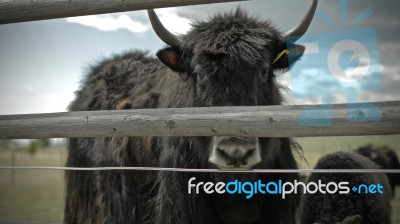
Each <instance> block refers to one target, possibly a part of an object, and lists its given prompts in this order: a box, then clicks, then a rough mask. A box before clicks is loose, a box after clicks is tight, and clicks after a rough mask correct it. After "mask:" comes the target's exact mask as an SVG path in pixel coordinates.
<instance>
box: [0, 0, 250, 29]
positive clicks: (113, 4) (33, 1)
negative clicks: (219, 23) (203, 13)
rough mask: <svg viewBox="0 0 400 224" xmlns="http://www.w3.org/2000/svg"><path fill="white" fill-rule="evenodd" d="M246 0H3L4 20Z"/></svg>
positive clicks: (0, 8)
mask: <svg viewBox="0 0 400 224" xmlns="http://www.w3.org/2000/svg"><path fill="white" fill-rule="evenodd" d="M233 1H243V0H116V1H110V0H0V24H7V23H16V22H26V21H35V20H43V19H55V18H62V17H71V16H83V15H93V14H103V13H114V12H125V11H133V10H142V9H149V8H163V7H173V6H185V5H197V4H209V3H220V2H233Z"/></svg>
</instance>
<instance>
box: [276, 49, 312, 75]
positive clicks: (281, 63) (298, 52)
mask: <svg viewBox="0 0 400 224" xmlns="http://www.w3.org/2000/svg"><path fill="white" fill-rule="evenodd" d="M304 50H305V47H304V46H303V45H298V44H290V45H289V44H285V45H284V47H282V48H281V49H280V50H279V51H278V52H277V53H276V55H275V58H274V60H273V61H272V68H273V69H282V70H287V69H289V67H290V66H291V65H293V64H294V63H295V62H296V61H298V60H299V59H300V58H301V56H302V55H303V53H304Z"/></svg>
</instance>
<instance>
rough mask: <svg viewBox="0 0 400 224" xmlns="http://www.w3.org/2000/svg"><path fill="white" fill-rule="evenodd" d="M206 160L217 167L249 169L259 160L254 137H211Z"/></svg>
mask: <svg viewBox="0 0 400 224" xmlns="http://www.w3.org/2000/svg"><path fill="white" fill-rule="evenodd" d="M208 161H209V162H210V163H213V164H215V165H216V166H217V167H218V168H221V169H227V168H237V169H249V168H252V167H253V166H254V165H256V164H258V163H260V162H261V152H260V143H259V141H258V138H256V137H213V141H212V144H211V151H210V155H209V159H208Z"/></svg>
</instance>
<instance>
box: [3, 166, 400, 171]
mask: <svg viewBox="0 0 400 224" xmlns="http://www.w3.org/2000/svg"><path fill="white" fill-rule="evenodd" d="M0 170H63V171H113V170H131V171H164V172H194V173H199V172H200V173H201V172H202V173H400V170H399V169H188V168H165V167H56V166H15V167H14V166H0Z"/></svg>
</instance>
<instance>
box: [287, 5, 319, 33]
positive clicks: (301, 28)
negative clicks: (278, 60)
mask: <svg viewBox="0 0 400 224" xmlns="http://www.w3.org/2000/svg"><path fill="white" fill-rule="evenodd" d="M317 4H318V0H313V2H312V4H311V6H310V8H309V9H308V12H307V14H306V15H305V16H304V18H303V19H301V21H300V23H299V24H297V26H295V27H293V28H292V29H290V30H288V31H286V32H285V33H284V34H283V36H284V37H285V38H288V37H295V36H297V37H298V38H296V39H295V40H298V39H300V37H301V36H303V35H304V34H305V33H306V31H307V29H308V27H309V26H310V24H311V21H312V19H313V18H314V14H315V10H316V9H317Z"/></svg>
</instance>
